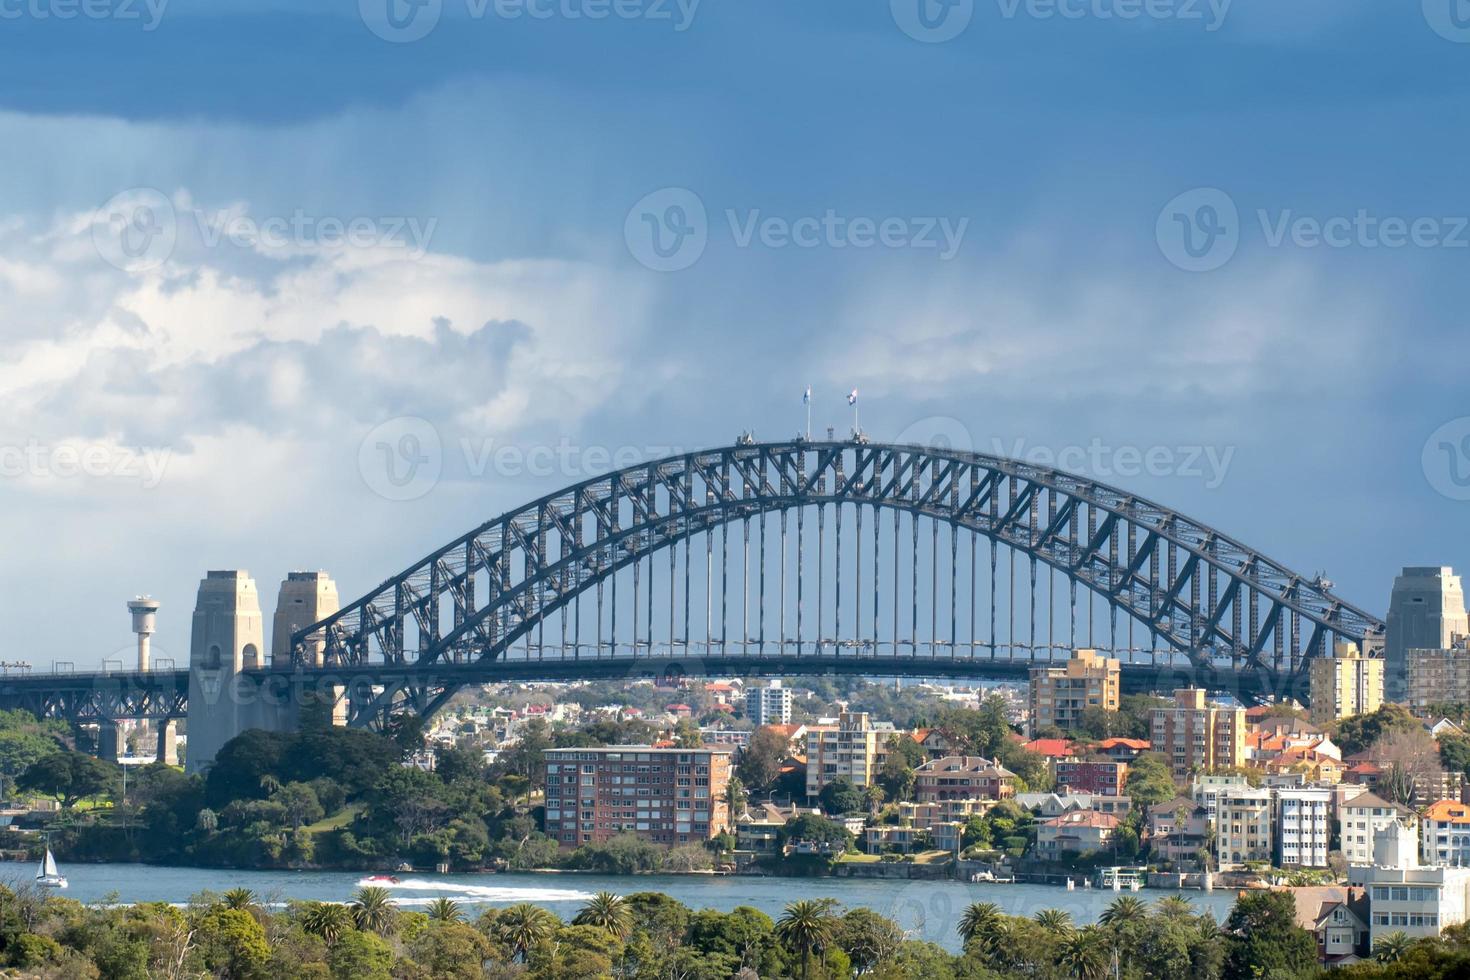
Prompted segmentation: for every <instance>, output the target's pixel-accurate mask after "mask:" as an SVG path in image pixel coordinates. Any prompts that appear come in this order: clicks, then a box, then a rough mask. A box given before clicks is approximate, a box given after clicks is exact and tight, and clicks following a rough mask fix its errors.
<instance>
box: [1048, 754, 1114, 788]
mask: <svg viewBox="0 0 1470 980" xmlns="http://www.w3.org/2000/svg"><path fill="white" fill-rule="evenodd" d="M1054 769H1055V771H1056V781H1057V788H1058V789H1061V788H1062V787H1066V788H1067V789H1069V790H1071V791H1072V792H1074V793H1101V794H1103V795H1105V796H1121V795H1122V793H1123V787H1124V786H1125V785H1126V784H1127V782H1128V763H1126V762H1113V761H1086V760H1081V759H1058V760H1057V761H1056V764H1055V766H1054Z"/></svg>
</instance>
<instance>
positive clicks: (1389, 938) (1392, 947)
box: [1373, 929, 1414, 963]
mask: <svg viewBox="0 0 1470 980" xmlns="http://www.w3.org/2000/svg"><path fill="white" fill-rule="evenodd" d="M1412 945H1414V941H1413V940H1412V939H1410V938H1409V934H1408V933H1406V932H1404V930H1402V929H1395V930H1394V931H1393V932H1391V933H1389V934H1388V935H1386V936H1383V937H1381V938H1380V939H1379V940H1378V942H1376V943H1374V944H1373V958H1374V959H1375V960H1377V961H1378V962H1380V963H1397V962H1398V961H1399V960H1401V959H1403V958H1404V954H1405V953H1407V952H1408V951H1409V947H1410V946H1412Z"/></svg>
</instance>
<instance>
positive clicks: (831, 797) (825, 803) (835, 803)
mask: <svg viewBox="0 0 1470 980" xmlns="http://www.w3.org/2000/svg"><path fill="white" fill-rule="evenodd" d="M817 801H818V802H819V803H821V805H822V810H823V811H824V812H826V813H829V814H833V815H834V816H836V815H842V814H847V813H861V812H862V811H864V810H866V809H867V800H866V798H865V797H864V796H863V791H862V790H860V789H858V788H857V787H856V786H854V785H853V783H852V780H851V779H848V778H847V777H846V776H838V777H837V778H836V779H834V780H832V781H831V782H829V783H828V784H827V785H826V786H823V787H822V792H821V793H819V794H818V795H817Z"/></svg>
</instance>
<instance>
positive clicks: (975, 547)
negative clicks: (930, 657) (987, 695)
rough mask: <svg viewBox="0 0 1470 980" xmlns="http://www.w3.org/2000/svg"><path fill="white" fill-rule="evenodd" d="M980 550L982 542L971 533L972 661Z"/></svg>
mask: <svg viewBox="0 0 1470 980" xmlns="http://www.w3.org/2000/svg"><path fill="white" fill-rule="evenodd" d="M979 550H980V541H979V539H978V538H977V537H976V535H975V532H974V531H971V532H970V659H971V660H974V659H975V591H976V588H977V586H976V584H975V564H976V561H975V559H976V552H978V551H979Z"/></svg>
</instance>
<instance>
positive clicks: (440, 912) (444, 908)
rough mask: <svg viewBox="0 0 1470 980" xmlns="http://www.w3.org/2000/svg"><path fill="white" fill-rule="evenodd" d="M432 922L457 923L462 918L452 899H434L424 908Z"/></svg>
mask: <svg viewBox="0 0 1470 980" xmlns="http://www.w3.org/2000/svg"><path fill="white" fill-rule="evenodd" d="M424 912H425V913H426V914H427V915H428V916H429V919H430V920H431V921H433V922H459V921H460V920H462V919H463V918H464V912H463V911H461V909H460V907H459V903H458V902H456V901H455V900H454V899H452V898H436V899H434V900H433V901H432V902H430V903H429V904H428V905H426V906H425V907H424Z"/></svg>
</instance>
